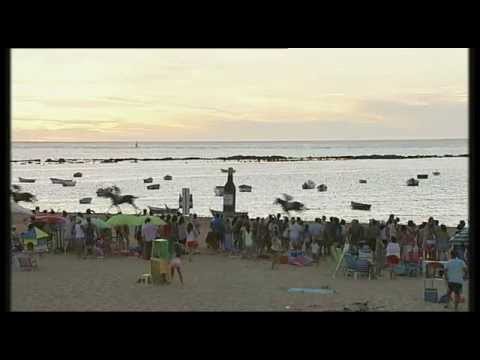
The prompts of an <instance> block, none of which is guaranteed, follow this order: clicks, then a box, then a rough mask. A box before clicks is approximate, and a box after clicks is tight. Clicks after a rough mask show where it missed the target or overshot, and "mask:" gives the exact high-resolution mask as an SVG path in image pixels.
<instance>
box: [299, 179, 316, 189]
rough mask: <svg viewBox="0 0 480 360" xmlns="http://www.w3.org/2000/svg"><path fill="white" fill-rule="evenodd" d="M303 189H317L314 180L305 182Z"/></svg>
mask: <svg viewBox="0 0 480 360" xmlns="http://www.w3.org/2000/svg"><path fill="white" fill-rule="evenodd" d="M302 189H303V190H311V189H315V182H313V181H312V180H308V181H307V182H304V183H303V185H302Z"/></svg>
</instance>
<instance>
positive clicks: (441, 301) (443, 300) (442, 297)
mask: <svg viewBox="0 0 480 360" xmlns="http://www.w3.org/2000/svg"><path fill="white" fill-rule="evenodd" d="M438 302H439V303H440V304H446V303H448V294H445V295H442V296H441V297H440V299H439V300H438Z"/></svg>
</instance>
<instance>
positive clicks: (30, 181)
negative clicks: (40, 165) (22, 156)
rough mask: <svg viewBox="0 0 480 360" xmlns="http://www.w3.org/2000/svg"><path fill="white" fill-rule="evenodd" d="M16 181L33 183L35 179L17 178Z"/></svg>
mask: <svg viewBox="0 0 480 360" xmlns="http://www.w3.org/2000/svg"><path fill="white" fill-rule="evenodd" d="M18 181H20V182H21V183H34V182H35V179H25V178H21V177H19V178H18Z"/></svg>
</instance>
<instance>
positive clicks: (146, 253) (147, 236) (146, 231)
mask: <svg viewBox="0 0 480 360" xmlns="http://www.w3.org/2000/svg"><path fill="white" fill-rule="evenodd" d="M157 233H158V227H157V226H156V225H153V224H152V223H151V221H150V218H146V219H145V224H144V225H143V226H142V238H143V258H144V259H145V260H150V257H151V256H152V241H153V240H155V238H156V237H157Z"/></svg>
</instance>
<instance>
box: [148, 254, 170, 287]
mask: <svg viewBox="0 0 480 360" xmlns="http://www.w3.org/2000/svg"><path fill="white" fill-rule="evenodd" d="M168 265H169V261H168V260H166V259H158V258H151V259H150V273H151V274H152V283H154V284H163V283H165V280H167V281H168V280H169V266H168Z"/></svg>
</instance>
